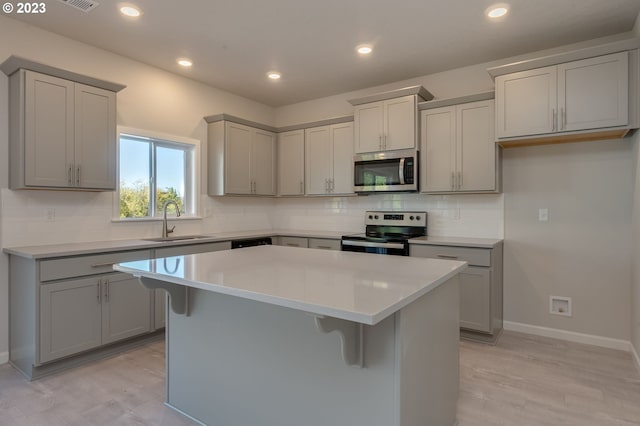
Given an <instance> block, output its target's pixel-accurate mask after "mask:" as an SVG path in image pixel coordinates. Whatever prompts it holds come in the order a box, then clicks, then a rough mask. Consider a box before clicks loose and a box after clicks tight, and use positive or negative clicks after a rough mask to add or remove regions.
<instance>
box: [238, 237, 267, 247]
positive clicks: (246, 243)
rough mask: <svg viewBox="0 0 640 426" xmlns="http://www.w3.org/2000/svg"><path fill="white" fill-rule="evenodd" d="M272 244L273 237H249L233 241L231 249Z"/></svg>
mask: <svg viewBox="0 0 640 426" xmlns="http://www.w3.org/2000/svg"><path fill="white" fill-rule="evenodd" d="M267 245H271V237H261V238H249V239H246V240H233V241H231V249H232V250H233V249H239V248H244V247H255V246H267Z"/></svg>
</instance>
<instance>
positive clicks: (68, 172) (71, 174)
mask: <svg viewBox="0 0 640 426" xmlns="http://www.w3.org/2000/svg"><path fill="white" fill-rule="evenodd" d="M67 180H68V181H69V186H72V185H73V166H69V171H67Z"/></svg>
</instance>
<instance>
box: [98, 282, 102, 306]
mask: <svg viewBox="0 0 640 426" xmlns="http://www.w3.org/2000/svg"><path fill="white" fill-rule="evenodd" d="M101 284H102V280H98V284H97V288H98V303H100V295H101V292H100V285H101Z"/></svg>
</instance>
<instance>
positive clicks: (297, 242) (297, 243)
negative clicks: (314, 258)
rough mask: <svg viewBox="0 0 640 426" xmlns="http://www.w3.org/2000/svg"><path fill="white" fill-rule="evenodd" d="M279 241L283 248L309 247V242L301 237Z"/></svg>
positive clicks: (284, 238)
mask: <svg viewBox="0 0 640 426" xmlns="http://www.w3.org/2000/svg"><path fill="white" fill-rule="evenodd" d="M278 241H279V244H280V245H281V246H289V247H303V248H308V247H309V240H308V239H306V238H301V237H278Z"/></svg>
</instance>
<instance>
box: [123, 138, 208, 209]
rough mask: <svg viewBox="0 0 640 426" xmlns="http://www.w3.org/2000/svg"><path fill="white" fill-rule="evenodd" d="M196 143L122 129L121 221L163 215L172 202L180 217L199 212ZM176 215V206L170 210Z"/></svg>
mask: <svg viewBox="0 0 640 426" xmlns="http://www.w3.org/2000/svg"><path fill="white" fill-rule="evenodd" d="M196 150H197V141H188V142H187V141H185V140H184V138H177V137H156V136H153V135H151V134H150V132H144V131H137V130H132V129H126V130H124V129H121V130H120V141H119V162H118V164H119V182H120V183H119V186H118V213H117V216H118V217H119V218H121V219H142V218H155V217H161V216H162V208H163V206H164V204H165V203H166V202H167V201H169V200H174V201H176V202H177V203H178V206H179V207H180V213H181V215H185V216H194V215H195V212H196V194H197V188H196V185H195V182H196V172H197V170H196V169H197V167H196V160H195V158H196ZM169 212H170V213H174V212H175V210H174V207H169Z"/></svg>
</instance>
